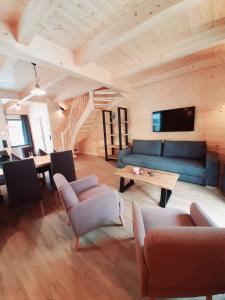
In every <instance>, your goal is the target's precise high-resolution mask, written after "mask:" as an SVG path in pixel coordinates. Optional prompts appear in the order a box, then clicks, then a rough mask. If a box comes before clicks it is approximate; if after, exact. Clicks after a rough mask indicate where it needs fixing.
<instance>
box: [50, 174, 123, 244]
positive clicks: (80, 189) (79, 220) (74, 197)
mask: <svg viewBox="0 0 225 300" xmlns="http://www.w3.org/2000/svg"><path fill="white" fill-rule="evenodd" d="M53 177H54V181H55V184H56V187H57V190H58V193H59V196H60V198H61V200H62V203H63V205H64V207H65V210H66V211H67V215H68V219H69V224H71V226H72V228H73V231H74V234H75V236H76V249H78V247H79V238H80V237H81V236H82V235H84V234H85V233H87V232H89V231H92V230H94V229H96V228H98V227H101V226H103V225H106V224H107V223H109V222H111V221H113V220H115V219H117V218H119V219H120V221H121V225H124V221H123V217H122V213H123V200H122V198H121V197H120V196H119V194H118V192H117V191H115V190H112V189H110V188H109V187H108V186H106V185H104V184H99V182H98V178H97V177H96V176H95V175H91V176H88V177H85V178H82V179H80V180H77V181H73V182H70V183H69V182H68V181H67V180H66V178H65V177H64V176H63V175H62V174H59V173H58V174H55V175H54V176H53Z"/></svg>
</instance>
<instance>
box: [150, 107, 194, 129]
mask: <svg viewBox="0 0 225 300" xmlns="http://www.w3.org/2000/svg"><path fill="white" fill-rule="evenodd" d="M194 122H195V107H194V106H192V107H184V108H177V109H169V110H162V111H155V112H153V122H152V123H153V132H170V131H193V130H194Z"/></svg>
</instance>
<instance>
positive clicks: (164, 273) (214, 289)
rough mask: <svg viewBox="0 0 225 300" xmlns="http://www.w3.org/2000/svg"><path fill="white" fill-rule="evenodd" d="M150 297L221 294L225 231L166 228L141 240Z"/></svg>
mask: <svg viewBox="0 0 225 300" xmlns="http://www.w3.org/2000/svg"><path fill="white" fill-rule="evenodd" d="M144 247H145V248H144V253H145V259H146V263H147V266H148V270H149V287H150V291H151V292H150V295H157V296H158V297H194V296H200V295H213V294H217V293H220V292H221V293H224V292H225V275H224V270H225V255H224V253H225V229H224V228H211V227H210V228H208V227H173V228H172V227H170V228H155V229H152V230H151V231H150V232H149V233H148V234H147V235H146V237H145V246H144Z"/></svg>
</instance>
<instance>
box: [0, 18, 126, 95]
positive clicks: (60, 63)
mask: <svg viewBox="0 0 225 300" xmlns="http://www.w3.org/2000/svg"><path fill="white" fill-rule="evenodd" d="M0 53H2V54H4V55H8V56H11V57H15V58H17V59H20V60H23V61H27V62H34V63H37V64H38V65H41V66H43V67H45V68H49V69H55V70H58V71H63V72H65V74H67V75H68V76H72V77H75V78H78V79H81V80H87V81H92V82H94V83H97V84H99V85H101V86H107V87H110V88H113V89H115V90H118V91H124V92H127V91H128V89H129V85H128V83H125V82H123V83H122V84H121V83H120V82H116V81H114V79H113V78H112V76H111V74H110V72H109V71H107V70H106V69H104V68H102V67H100V66H97V65H96V64H94V63H91V64H88V65H86V66H84V67H79V66H77V65H75V64H74V55H73V52H72V51H70V50H67V49H65V48H63V47H61V46H60V45H57V44H55V43H53V42H51V41H49V40H47V39H45V38H43V37H40V36H35V38H34V39H33V40H32V41H31V43H30V44H29V45H24V44H21V43H18V42H17V41H16V40H15V38H14V36H13V35H12V33H11V31H10V29H9V27H7V26H6V24H3V23H1V24H0Z"/></svg>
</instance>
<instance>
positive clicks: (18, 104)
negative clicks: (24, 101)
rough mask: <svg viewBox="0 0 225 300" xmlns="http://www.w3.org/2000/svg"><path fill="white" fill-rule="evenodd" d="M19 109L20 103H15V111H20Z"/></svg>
mask: <svg viewBox="0 0 225 300" xmlns="http://www.w3.org/2000/svg"><path fill="white" fill-rule="evenodd" d="M20 108H21V107H20V103H19V102H17V103H16V110H20Z"/></svg>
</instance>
